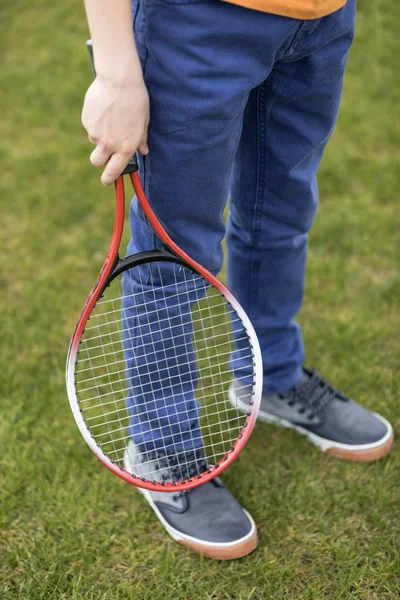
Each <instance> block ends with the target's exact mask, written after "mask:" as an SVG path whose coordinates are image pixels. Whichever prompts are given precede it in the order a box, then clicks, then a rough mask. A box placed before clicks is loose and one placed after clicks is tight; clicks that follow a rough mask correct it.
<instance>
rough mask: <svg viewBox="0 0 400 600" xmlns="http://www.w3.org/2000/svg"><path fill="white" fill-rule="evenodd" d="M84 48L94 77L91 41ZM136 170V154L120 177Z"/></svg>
mask: <svg viewBox="0 0 400 600" xmlns="http://www.w3.org/2000/svg"><path fill="white" fill-rule="evenodd" d="M86 48H87V49H88V52H89V56H90V62H91V63H92V71H93V75H94V76H95V77H96V69H95V66H94V56H93V44H92V40H88V41H87V42H86ZM138 170H139V165H138V161H137V156H136V154H134V155H133V156H132V158H131V159H130V161H129V162H128V164H127V165H126V167H125V169H124V170H123V171H122V173H121V175H129V173H136V171H138Z"/></svg>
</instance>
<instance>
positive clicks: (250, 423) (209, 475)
mask: <svg viewBox="0 0 400 600" xmlns="http://www.w3.org/2000/svg"><path fill="white" fill-rule="evenodd" d="M129 176H130V179H131V181H132V185H133V188H134V191H135V193H136V196H137V199H138V201H139V203H140V206H141V207H142V209H143V211H144V213H145V215H146V217H147V219H148V221H149V222H150V224H151V226H152V227H153V229H154V231H155V233H156V234H157V236H158V237H159V239H160V240H161V241H162V242H163V244H164V245H165V246H167V247H168V249H170V250H171V251H172V252H173V253H174V254H176V255H177V256H178V257H179V258H181V259H182V260H184V261H185V262H186V263H187V264H188V265H189V266H190V267H191V268H192V269H194V270H195V271H197V272H198V273H199V274H200V275H202V276H203V277H204V278H205V279H207V280H208V281H209V282H210V283H211V284H212V285H213V286H214V287H215V288H216V289H217V290H218V291H219V292H220V293H221V294H223V295H224V296H225V298H226V299H227V300H228V302H230V303H231V304H232V306H233V307H234V309H235V310H236V312H237V313H238V315H239V317H240V318H241V319H242V321H243V323H244V324H245V326H246V329H247V331H248V332H249V333H250V334H251V342H252V348H253V353H254V359H255V371H256V373H257V374H260V376H259V377H256V381H255V384H254V388H253V398H252V401H251V402H252V403H251V406H250V407H249V413H250V414H249V415H248V416H247V418H246V421H245V423H244V426H243V429H242V432H241V436H240V437H239V438H238V439H237V440H236V441H235V442H234V443H233V446H232V448H231V450H230V451H229V452H228V453H227V454H226V456H224V457H223V458H222V459H221V460H220V461H219V462H218V464H216V465H212V466H210V468H209V469H208V471H205V472H204V473H202V474H201V475H199V476H197V477H196V478H194V479H192V480H187V481H184V482H177V483H175V484H173V483H169V482H167V483H164V484H161V483H156V484H154V483H152V482H151V481H143V480H142V479H141V478H140V477H138V476H134V475H131V474H130V473H128V472H127V471H125V470H123V469H122V468H120V467H119V466H118V465H116V464H115V463H113V462H112V461H111V460H110V459H109V458H108V457H107V456H106V455H105V454H104V453H103V452H102V450H101V449H100V448H99V446H98V445H97V444H96V442H95V440H94V439H93V438H92V436H91V435H90V433H89V431H88V428H87V427H86V425H85V421H84V419H83V417H82V414H81V411H80V409H79V402H78V399H77V397H76V392H75V362H76V356H77V354H78V352H79V343H80V340H81V337H82V334H83V332H84V329H85V327H86V323H87V321H88V318H89V316H90V313H91V312H92V309H93V307H94V305H95V304H96V302H97V300H98V298H99V296H100V295H101V293H102V291H103V289H104V287H105V286H106V284H107V281H108V279H109V277H110V276H111V275H112V273H113V271H114V268H115V266H116V264H117V263H118V260H119V257H118V250H119V247H120V244H121V238H122V232H123V229H124V221H125V189H124V179H123V176H122V175H121V176H120V177H118V179H117V180H116V182H115V199H116V207H115V220H114V229H113V234H112V238H111V243H110V246H109V249H108V252H107V256H106V259H105V261H104V264H103V266H102V268H101V270H100V273H99V276H98V278H97V281H96V283H95V285H94V287H93V289H92V291H91V292H90V294H89V296H88V298H87V300H86V302H85V305H84V307H83V309H82V312H81V314H80V315H79V318H78V321H77V324H76V326H75V330H74V333H73V335H72V339H71V342H70V346H69V351H68V357H67V368H66V379H67V390H68V397H69V401H70V405H71V409H72V412H73V414H74V417H75V420H76V423H77V425H78V427H79V430H80V432H81V434H82V436H83V437H84V439H85V441H86V442H87V444H88V445H89V447H90V448H91V450H92V451H93V452H94V454H95V455H96V456H97V458H98V459H99V460H100V461H101V462H102V463H103V464H104V465H105V466H106V467H107V468H108V469H109V470H110V471H112V472H113V473H115V475H117V476H118V477H120V478H121V479H123V480H125V481H127V482H128V483H131V484H133V485H135V486H136V487H140V488H143V489H147V490H153V491H165V492H168V491H176V490H177V489H181V490H188V489H191V488H194V487H197V486H198V485H202V484H203V483H205V482H207V481H210V480H211V479H213V478H214V477H216V476H217V475H220V474H221V473H222V471H224V470H225V469H226V468H227V467H228V466H229V465H230V464H231V463H232V462H233V461H234V460H235V459H236V458H237V456H238V455H239V454H240V452H241V451H242V450H243V448H244V446H245V444H246V442H247V441H248V439H249V437H250V434H251V432H252V430H253V427H254V425H255V422H256V420H257V414H258V410H259V405H260V401H261V392H262V359H261V352H260V348H259V344H258V340H257V336H256V334H255V332H254V329H253V327H252V325H251V323H250V321H249V318H248V317H247V315H246V313H245V312H244V310H243V309H242V308H241V306H240V305H239V303H238V302H237V300H236V299H235V297H234V296H233V295H232V294H231V292H230V291H229V290H228V289H227V288H226V287H225V286H224V284H223V283H221V282H220V281H219V280H218V279H217V278H216V277H214V275H212V274H211V273H210V272H209V271H208V270H207V269H205V268H204V267H202V266H201V265H199V264H198V263H197V262H196V261H194V260H193V259H192V258H190V256H188V255H187V254H186V253H185V252H184V251H183V250H181V249H180V248H179V246H177V245H176V244H175V242H174V241H173V240H171V238H170V237H169V235H168V234H167V232H166V231H165V229H164V228H163V226H162V225H161V223H160V222H159V220H158V219H157V217H156V215H155V213H154V211H153V209H152V208H151V206H150V204H149V201H148V199H147V197H146V194H145V192H144V190H143V187H142V184H141V181H140V177H139V174H138V172H137V171H136V172H134V173H130V174H129Z"/></svg>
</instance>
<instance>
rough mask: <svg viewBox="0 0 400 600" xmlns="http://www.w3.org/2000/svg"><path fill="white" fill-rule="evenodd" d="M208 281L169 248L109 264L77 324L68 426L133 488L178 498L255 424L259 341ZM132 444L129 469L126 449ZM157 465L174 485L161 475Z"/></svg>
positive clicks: (223, 461) (231, 456) (233, 452)
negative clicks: (167, 469)
mask: <svg viewBox="0 0 400 600" xmlns="http://www.w3.org/2000/svg"><path fill="white" fill-rule="evenodd" d="M210 279H211V281H210V280H209V279H206V278H205V277H204V276H203V274H201V273H199V272H198V271H197V270H195V269H194V268H193V266H192V265H189V264H188V263H187V262H186V261H185V260H182V259H180V258H179V257H177V256H175V255H174V254H172V253H171V252H169V251H168V250H162V251H152V252H144V253H142V254H138V255H136V256H133V257H128V258H126V259H124V260H122V261H118V262H116V261H114V265H113V268H112V269H111V271H110V273H109V275H108V277H107V279H106V280H105V282H104V284H103V285H102V286H99V288H98V290H97V292H95V293H94V294H93V293H92V295H91V296H90V297H89V298H90V302H89V303H87V304H86V310H84V311H83V312H82V314H81V317H80V320H79V322H78V325H77V327H76V330H75V334H74V337H73V340H72V342H71V347H70V352H69V356H68V362H67V389H68V397H69V401H70V405H71V409H72V412H73V414H74V417H75V420H76V422H77V425H78V427H79V429H80V431H81V434H82V435H83V437H84V439H85V440H86V442H87V444H88V445H89V447H90V448H91V449H92V451H93V452H94V454H95V455H96V456H97V457H98V458H99V460H100V461H101V462H102V463H103V464H104V465H105V466H107V467H108V468H109V469H110V470H111V471H112V472H113V473H115V474H116V475H118V476H119V477H121V478H122V479H124V480H125V481H127V482H129V483H131V484H134V485H136V486H137V487H141V488H144V489H149V490H154V491H172V490H175V491H176V489H177V488H178V489H180V490H187V489H190V488H193V487H196V486H198V485H201V484H202V483H205V482H206V481H209V480H210V479H212V478H213V477H215V476H217V475H219V474H221V473H222V471H223V470H224V469H225V468H227V467H228V466H229V464H231V463H232V462H233V460H235V458H236V457H237V456H238V454H239V453H240V452H241V450H242V449H243V447H244V445H245V444H246V442H247V440H248V439H249V437H250V434H251V431H252V429H253V427H254V424H255V421H256V418H257V414H258V409H259V404H260V400H261V390H262V368H261V354H260V349H259V346H258V341H257V337H256V335H255V333H254V330H253V328H252V326H251V323H250V321H249V319H248V317H247V315H246V314H245V313H244V311H243V309H242V308H241V307H240V305H239V304H238V302H237V301H236V300H235V298H234V297H233V296H232V294H230V292H229V291H228V290H227V289H226V288H225V286H223V284H222V283H220V282H219V281H218V280H217V279H215V278H213V276H212V275H210ZM130 282H131V283H132V285H131V288H129V285H130ZM132 323H133V325H132ZM132 332H133V333H132ZM189 347H190V348H189ZM239 364H240V365H241V370H240V373H243V375H241V374H240V373H239V372H238V371H237V369H236V368H235V367H237V366H238V365H239ZM234 379H235V384H236V395H235V399H236V401H237V408H235V407H234V405H233V403H232V397H230V396H229V387H230V385H231V384H232V382H233V380H234ZM238 390H239V393H238ZM240 390H242V393H240ZM244 409H245V410H246V412H243V410H244ZM196 423H197V424H196ZM132 439H133V440H134V441H135V443H136V444H135V446H136V448H138V449H140V452H138V457H139V458H138V462H135V461H134V462H135V464H132V459H131V458H130V457H131V454H130V453H127V450H126V448H127V446H128V444H129V442H130V440H132ZM204 459H205V460H204ZM166 460H167V462H168V464H174V474H175V477H174V481H165V480H164V479H163V477H162V475H163V472H164V471H163V467H164V466H165V461H166ZM205 461H206V462H205Z"/></svg>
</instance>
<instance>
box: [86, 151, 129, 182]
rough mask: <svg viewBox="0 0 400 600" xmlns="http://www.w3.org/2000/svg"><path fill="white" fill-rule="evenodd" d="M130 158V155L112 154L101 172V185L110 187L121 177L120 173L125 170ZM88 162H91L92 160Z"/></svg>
mask: <svg viewBox="0 0 400 600" xmlns="http://www.w3.org/2000/svg"><path fill="white" fill-rule="evenodd" d="M131 156H132V155H131V154H129V155H128V154H119V153H116V154H113V155H112V156H111V158H110V160H109V161H108V163H107V166H106V168H105V169H104V171H103V174H102V176H101V183H102V184H103V185H111V184H112V183H114V181H115V180H116V179H117V178H118V177H119V176H120V175H121V173H122V171H123V170H124V169H125V167H126V165H127V164H128V162H129V160H130V159H131ZM90 160H91V161H92V159H90ZM92 163H93V161H92ZM93 164H94V163H93ZM102 164H104V163H102ZM98 166H101V165H98Z"/></svg>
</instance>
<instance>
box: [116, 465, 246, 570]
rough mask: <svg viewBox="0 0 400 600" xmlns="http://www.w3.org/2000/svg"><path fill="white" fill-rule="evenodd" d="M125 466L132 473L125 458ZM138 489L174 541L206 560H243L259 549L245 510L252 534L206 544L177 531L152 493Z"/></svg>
mask: <svg viewBox="0 0 400 600" xmlns="http://www.w3.org/2000/svg"><path fill="white" fill-rule="evenodd" d="M124 466H125V470H126V471H128V472H129V473H130V472H131V471H130V466H129V461H127V460H126V459H125V457H124ZM137 489H138V490H139V492H141V494H142V495H143V496H144V498H145V499H146V501H147V503H148V504H149V505H150V506H151V508H152V509H153V511H154V512H155V514H156V515H157V518H158V520H159V521H160V523H161V525H162V526H163V527H164V529H165V530H166V531H167V533H168V534H169V535H170V536H171V537H172V539H173V540H175V541H176V542H178V543H179V544H181V545H182V546H185V548H188V549H189V550H191V551H192V552H196V553H197V554H201V555H202V556H205V557H206V558H213V559H215V560H234V559H236V558H242V557H243V556H246V555H247V554H250V552H253V550H255V549H256V548H257V543H258V539H257V528H256V524H255V523H254V520H253V518H252V516H251V515H250V514H249V513H248V512H247V510H245V509H243V511H244V513H245V514H246V516H247V518H248V519H249V521H250V523H251V529H250V532H249V533H248V534H247V535H246V536H244V537H243V538H240V539H239V540H235V541H234V542H228V543H221V544H219V543H215V542H205V541H204V540H200V539H198V538H194V537H192V536H190V535H186V534H185V533H182V532H181V531H179V530H178V529H175V527H172V526H171V525H170V524H169V523H168V521H166V520H165V519H164V517H163V515H162V514H161V512H160V511H159V510H158V508H157V506H156V504H155V502H154V501H153V499H152V497H151V493H150V492H149V491H148V490H144V489H143V488H137ZM166 493H168V492H166Z"/></svg>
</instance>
